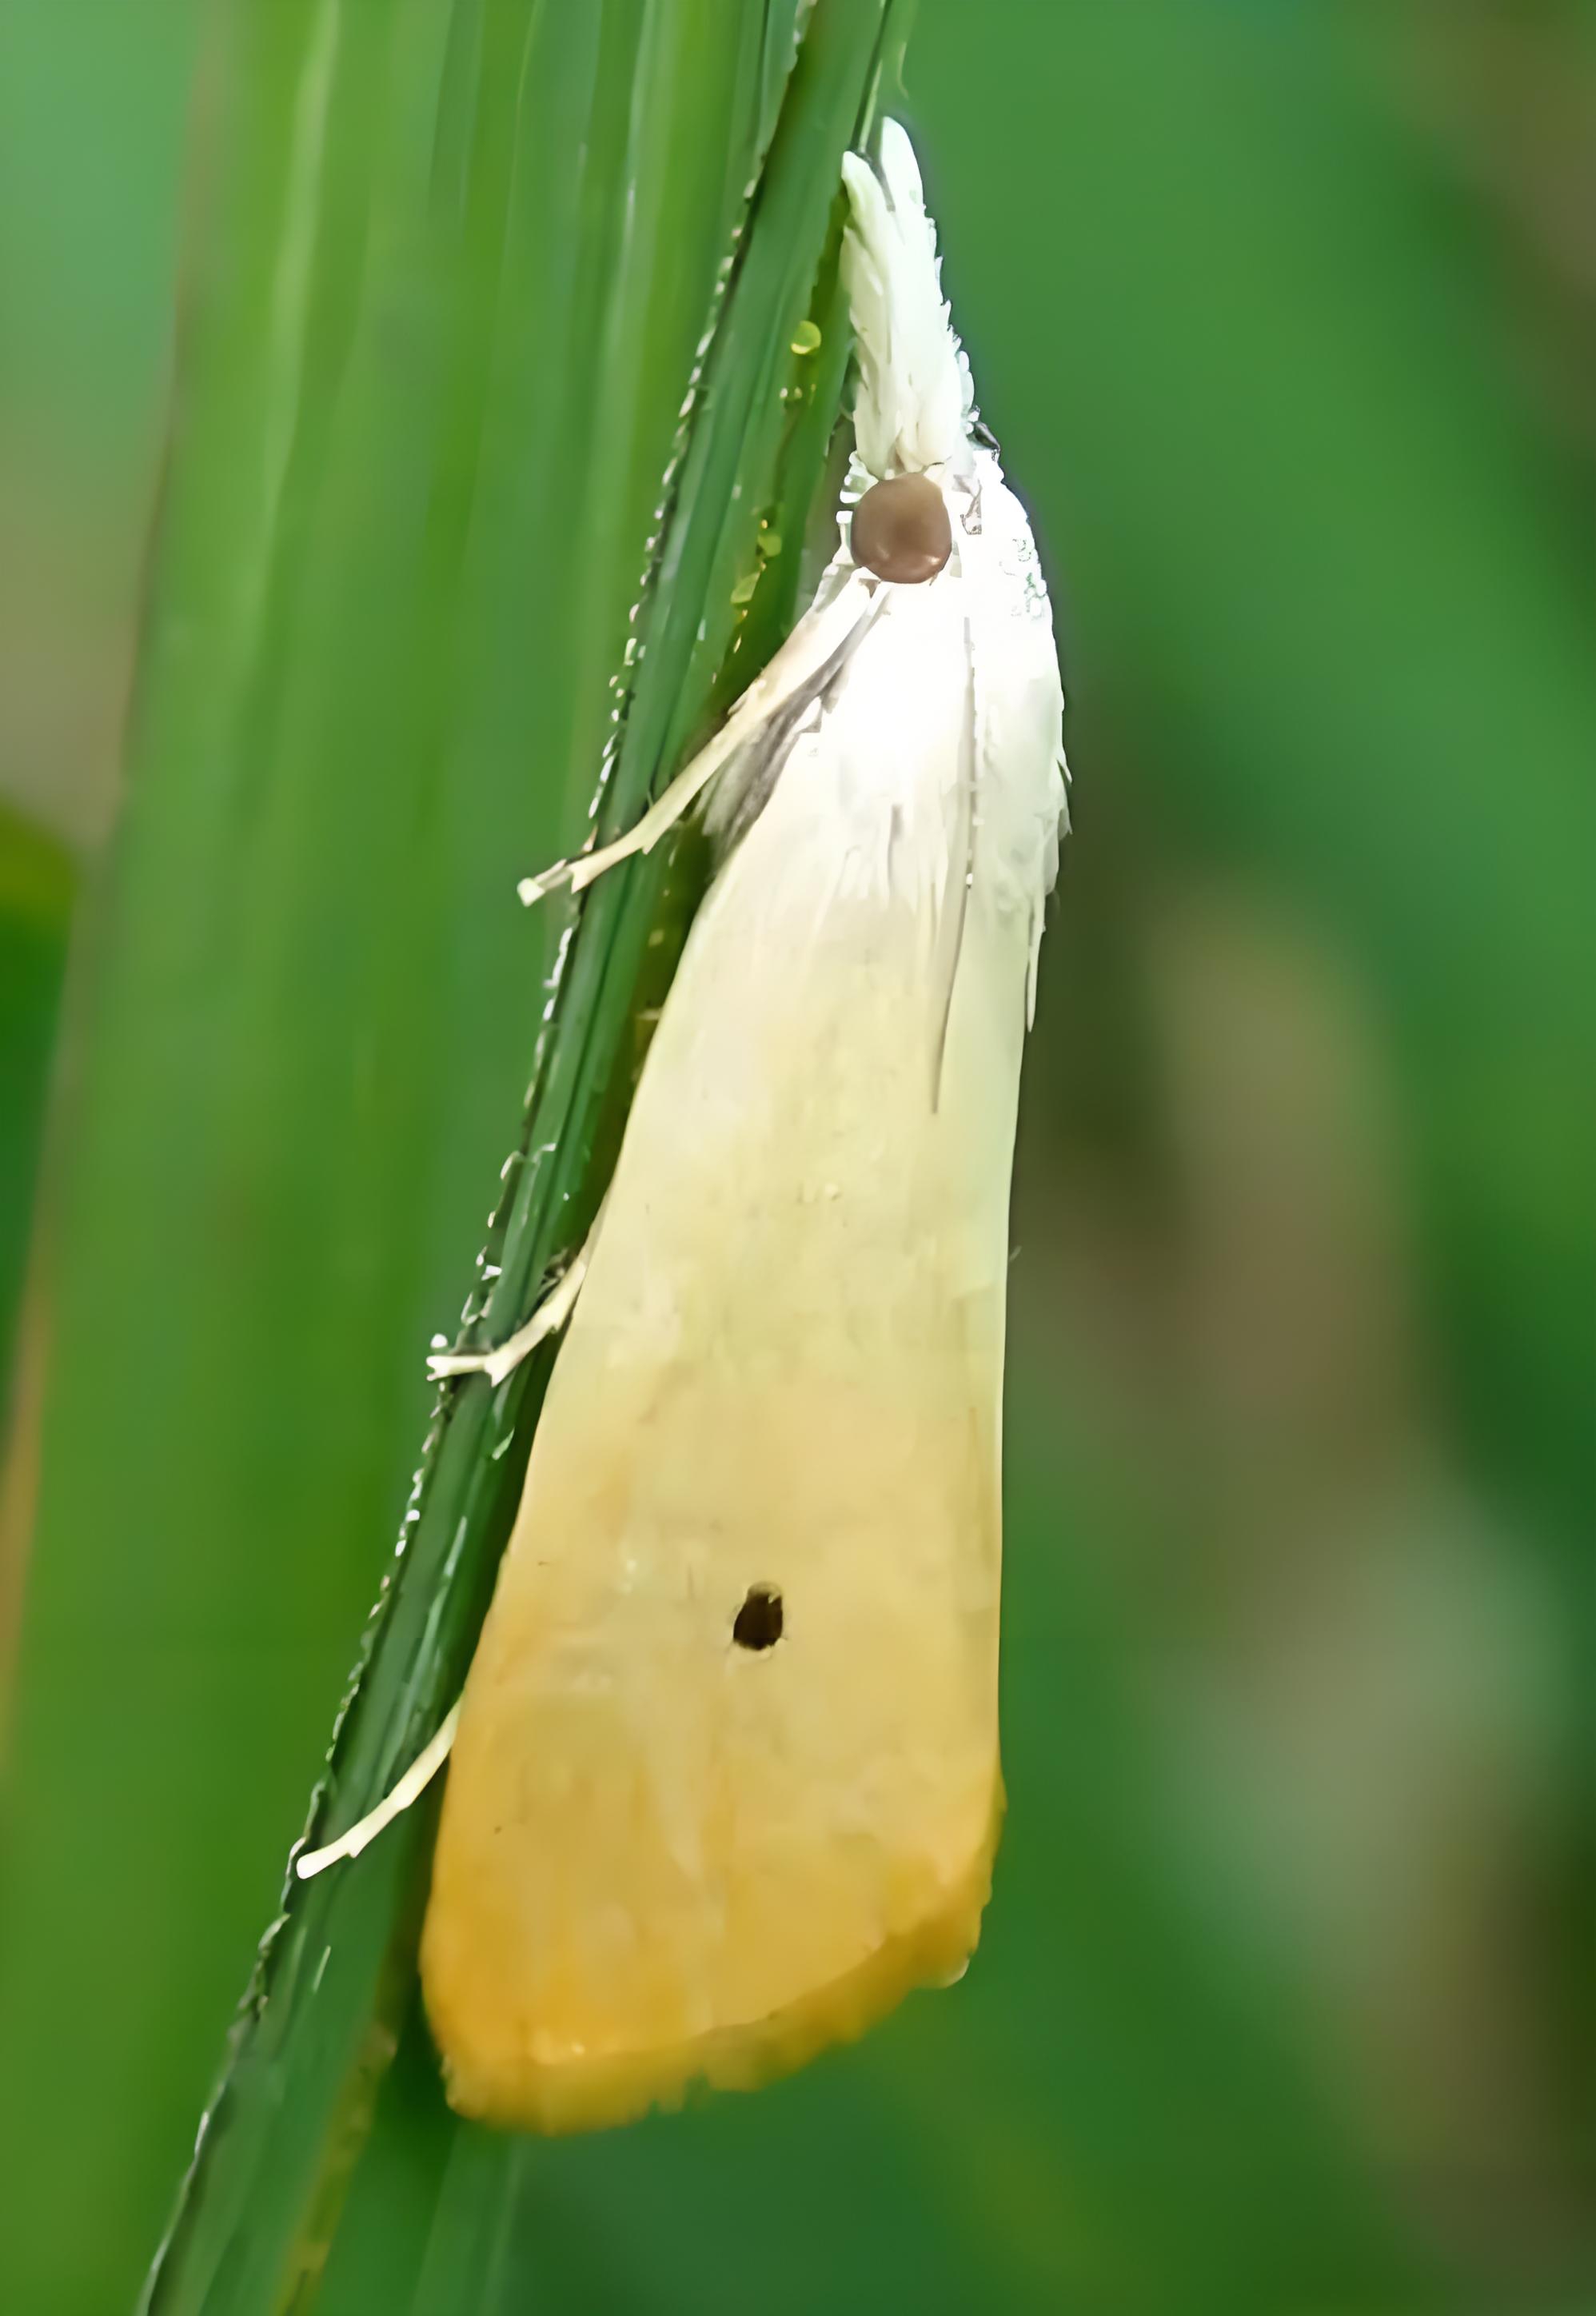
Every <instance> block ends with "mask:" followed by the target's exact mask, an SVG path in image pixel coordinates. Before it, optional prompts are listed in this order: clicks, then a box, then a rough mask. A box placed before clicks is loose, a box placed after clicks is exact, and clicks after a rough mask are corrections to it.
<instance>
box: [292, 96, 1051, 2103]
mask: <svg viewBox="0 0 1596 2316" xmlns="http://www.w3.org/2000/svg"><path fill="white" fill-rule="evenodd" d="M843 174H844V180H845V183H846V188H847V195H848V200H849V204H850V210H851V217H850V222H849V224H848V227H847V230H846V234H845V239H844V247H843V267H844V277H845V282H846V287H847V291H848V297H849V302H850V307H851V315H852V320H853V325H854V329H855V333H856V335H857V341H858V394H857V404H856V408H855V413H854V427H855V444H856V450H855V456H854V460H853V465H852V468H851V475H850V480H849V483H848V485H846V486H845V488H844V491H843V507H842V510H841V512H840V517H839V530H840V544H839V547H838V550H837V553H836V555H835V557H834V559H833V561H832V562H831V564H830V566H829V567H828V568H827V570H826V572H825V576H824V578H823V579H822V581H821V583H820V585H819V588H818V591H817V592H816V597H815V600H814V602H813V604H812V605H811V607H810V608H809V610H807V612H806V613H805V614H804V616H803V618H802V619H800V620H799V622H798V625H797V627H796V628H795V629H794V631H793V633H792V635H791V636H790V637H789V639H788V641H787V642H786V643H785V644H784V645H783V646H782V647H781V649H780V651H779V652H778V653H777V654H776V655H775V657H774V658H773V659H772V661H771V664H770V665H769V666H768V667H767V669H766V670H765V672H764V673H763V674H762V676H761V677H760V678H759V679H758V680H757V681H755V682H754V683H753V685H752V686H751V687H750V689H749V690H748V691H747V692H746V693H745V695H744V697H743V698H742V699H741V700H740V701H739V702H738V703H737V705H736V708H734V709H733V710H732V712H731V714H730V715H729V716H728V717H727V720H726V723H725V725H724V726H723V727H722V729H721V731H720V732H719V734H718V735H717V736H716V738H715V739H714V740H712V741H711V742H710V744H709V746H708V747H707V748H706V749H705V750H704V751H703V752H702V753H701V754H700V756H699V757H698V758H697V759H696V760H695V761H694V762H692V763H691V764H690V765H689V766H688V768H687V770H686V771H685V772H683V773H682V775H681V776H680V777H679V778H678V779H677V780H676V781H675V782H674V783H673V786H672V787H671V788H669V789H668V790H667V791H666V792H665V794H664V796H663V797H661V798H660V800H659V801H658V803H656V804H655V806H653V807H652V808H651V809H650V811H649V812H647V813H646V815H644V817H643V819H642V820H641V821H640V822H639V823H638V826H637V827H636V828H635V829H634V830H632V831H631V832H630V833H629V835H627V836H625V837H623V838H621V839H620V841H619V842H616V843H614V844H612V845H611V846H609V847H607V848H604V849H602V850H600V851H592V852H589V853H587V854H585V855H584V856H582V857H581V858H579V859H577V860H575V861H569V862H562V863H560V864H558V865H557V867H556V868H554V869H550V870H548V871H546V872H545V873H544V875H543V876H542V877H538V878H535V879H531V880H530V881H529V883H528V884H527V885H526V886H523V888H522V890H523V896H524V897H527V898H529V899H535V898H537V897H539V895H541V894H543V893H546V892H548V891H552V890H553V889H555V888H556V887H557V886H560V885H562V884H564V885H569V886H574V887H578V888H579V887H581V886H584V885H586V884H589V883H591V882H592V881H593V878H594V877H597V876H599V875H601V874H602V872H603V871H604V869H607V868H608V867H610V866H611V864H612V863H613V862H614V861H615V860H620V859H622V858H624V857H626V855H627V854H629V853H630V852H634V851H641V850H646V849H647V847H648V846H650V845H651V844H652V843H654V842H655V841H656V840H657V838H658V837H659V835H660V834H661V833H663V832H664V828H665V827H667V826H668V825H669V824H671V823H672V822H673V820H675V819H676V818H677V817H678V816H679V815H681V814H682V812H684V811H685V810H687V809H688V808H689V807H690V806H692V805H693V803H694V802H695V800H696V799H698V798H699V797H700V796H701V795H702V794H703V793H704V791H705V790H706V789H708V790H709V797H708V802H707V824H708V826H709V831H710V833H711V835H712V836H713V837H714V838H715V839H716V840H717V842H718V845H719V846H720V848H721V858H720V862H719V866H718V869H717V871H716V873H715V875H714V877H713V880H712V882H711V884H710V886H709V891H708V894H707V895H706V897H705V900H704V903H703V905H702V907H701V908H700V912H699V913H698V916H697V918H696V920H695V922H694V923H693V926H692V929H691V933H690V936H689V938H688V940H687V943H686V947H685V949H684V951H683V954H682V961H681V965H680V966H679V968H678V971H677V974H676V976H675V979H674V981H673V984H672V987H671V990H670V993H669V996H668V999H667V1001H666V1003H665V1005H664V1011H663V1013H662V1016H661V1019H660V1020H659V1024H658V1028H657V1030H656V1032H655V1038H654V1041H653V1044H652V1046H651V1047H650V1049H649V1052H648V1056H647V1059H646V1064H645V1066H644V1069H643V1073H642V1076H641V1080H640V1082H639V1084H638V1091H637V1096H636V1100H635V1102H634V1105H633V1108H632V1110H631V1114H630V1118H629V1122H628V1127H627V1130H626V1135H625V1139H624V1144H623V1146H622V1149H621V1152H620V1160H619V1162H618V1165H617V1168H616V1171H615V1175H614V1179H613V1181H612V1183H611V1188H610V1191H609V1194H608V1197H607V1198H606V1201H605V1204H604V1206H603V1208H602V1212H601V1214H600V1217H599V1220H598V1222H597V1224H596V1225H595V1226H594V1230H593V1235H592V1237H591V1239H590V1241H589V1243H588V1245H587V1247H586V1248H585V1249H584V1251H583V1253H582V1255H581V1256H580V1257H579V1259H578V1260H576V1261H575V1262H574V1263H573V1264H572V1265H571V1267H570V1269H568V1270H567V1271H566V1275H565V1277H564V1278H563V1279H562V1280H561V1281H560V1283H559V1285H558V1287H557V1288H556V1289H555V1290H554V1292H553V1294H552V1295H551V1296H550V1297H549V1298H548V1301H547V1302H546V1303H545V1305H544V1306H543V1308H542V1309H541V1310H540V1311H539V1312H538V1313H537V1314H534V1317H533V1319H532V1321H531V1323H530V1324H529V1326H528V1327H527V1328H525V1329H523V1330H522V1334H521V1335H520V1336H519V1337H517V1338H516V1339H514V1340H513V1341H512V1342H511V1343H510V1344H508V1345H506V1346H505V1347H504V1349H503V1350H501V1351H499V1352H496V1353H494V1354H490V1355H486V1356H483V1357H478V1356H477V1355H473V1354H459V1355H455V1356H450V1357H449V1358H442V1359H440V1360H437V1361H435V1362H434V1369H435V1371H436V1372H440V1373H450V1372H457V1371H459V1370H460V1369H462V1368H468V1367H472V1366H485V1367H488V1368H489V1369H490V1370H491V1371H492V1372H493V1373H494V1374H495V1375H503V1374H504V1372H506V1371H507V1369H508V1367H509V1366H510V1365H512V1364H513V1360H514V1359H515V1358H517V1357H519V1356H521V1355H522V1354H524V1352H525V1350H528V1349H529V1348H530V1347H531V1342H532V1341H535V1340H539V1339H540V1338H541V1337H543V1336H546V1335H547V1334H548V1333H549V1332H552V1331H553V1329H554V1328H556V1327H557V1326H562V1325H564V1326H566V1327H567V1332H566V1336H565V1341H564V1342H563V1345H562V1347H561V1350H560V1352H559V1356H558V1358H557V1363H556V1366H555V1368H554V1372H553V1376H552V1378H551V1381H550V1384H549V1387H548V1396H547V1399H546V1401H545V1403H544V1408H543V1413H542V1417H541V1421H540V1422H539V1427H538V1430H537V1434H536V1437H535V1439H534V1442H533V1447H532V1452H531V1462H530V1465H529V1468H528V1472H527V1476H526V1484H525V1492H524V1494H523V1496H522V1503H521V1508H520V1512H519V1515H518V1517H517V1519H516V1522H515V1526H514V1530H513V1535H512V1537H511V1539H510V1543H509V1545H508V1548H507V1550H506V1553H505V1555H504V1563H503V1566H502V1569H501V1572H500V1575H499V1579H498V1584H497V1590H496V1591H495V1597H494V1600H493V1604H492V1608H491V1609H490V1611H489V1614H488V1617H487V1620H486V1626H485V1628H484V1630H483V1634H482V1637H481V1641H480V1643H479V1645H478V1648H477V1654H476V1657H475V1659H474V1661H473V1663H472V1665H471V1669H470V1673H469V1677H468V1682H467V1685H466V1689H465V1694H464V1697H463V1699H462V1701H461V1705H460V1706H459V1708H457V1713H456V1715H451V1716H450V1721H449V1723H448V1724H446V1725H445V1727H444V1728H443V1729H442V1730H441V1732H440V1733H439V1737H438V1739H437V1741H435V1742H434V1744H433V1746H432V1747H431V1748H429V1750H428V1753H427V1755H425V1756H424V1758H423V1759H422V1760H421V1761H420V1762H418V1763H417V1764H416V1767H415V1770H413V1771H412V1773H411V1775H410V1777H408V1778H407V1779H406V1781H405V1784H404V1785H403V1786H401V1788H400V1789H399V1790H398V1791H397V1793H396V1794H395V1795H391V1796H390V1797H389V1800H388V1803H386V1804H384V1805H383V1809H382V1810H381V1811H379V1813H376V1815H375V1816H374V1818H372V1819H371V1820H368V1821H366V1822H365V1823H364V1825H363V1826H361V1827H359V1828H356V1829H355V1831H354V1832H353V1834H352V1835H350V1836H346V1837H345V1838H344V1839H343V1841H341V1842H338V1843H335V1844H334V1845H332V1847H331V1848H329V1849H328V1850H326V1851H323V1852H320V1853H317V1855H316V1856H315V1857H306V1858H302V1859H301V1860H300V1861H299V1864H300V1870H301V1871H314V1870H316V1869H317V1867H318V1866H321V1865H322V1864H325V1863H326V1862H328V1860H329V1859H330V1858H331V1857H334V1856H339V1855H347V1854H350V1853H351V1852H352V1850H353V1849H355V1848H359V1847H360V1846H361V1843H362V1841H363V1840H364V1839H369V1838H370V1834H371V1833H372V1832H374V1831H376V1830H377V1829H378V1827H379V1824H380V1823H383V1822H387V1820H388V1817H389V1816H391V1814H392V1813H393V1812H394V1810H395V1809H396V1808H397V1807H400V1806H403V1805H404V1804H405V1803H406V1801H408V1800H409V1799H411V1798H413V1797H414V1795H415V1792H417V1791H419V1789H420V1786H421V1785H422V1784H424V1782H425V1779H426V1777H428V1776H429V1775H430V1774H431V1773H432V1770H433V1769H435V1768H436V1767H437V1766H438V1765H439V1763H440V1762H441V1759H442V1758H443V1756H444V1754H445V1753H446V1752H447V1751H448V1750H450V1745H451V1744H452V1752H453V1758H452V1762H451V1766H450V1776H449V1781H448V1786H447V1788H446V1791H445V1795H444V1800H443V1807H442V1814H441V1825H440V1831H439V1836H438V1842H437V1849H436V1855H435V1859H434V1864H433V1868H432V1891H431V1897H430V1901H429V1904H428V1908H427V1913H426V1920H425V1925H424V1933H423V1939H422V1955H421V1966H422V1978H423V1987H424V1996H425V2001H426V2007H427V2010H428V2014H429V2016H430V2018H431V2021H432V2030H433V2033H434V2035H435V2037H436V2040H437V2043H438V2045H439V2049H440V2052H441V2056H442V2061H443V2066H444V2071H445V2075H446V2078H447V2082H448V2089H449V2095H450V2099H451V2101H452V2103H453V2104H454V2106H455V2107H457V2108H459V2110H460V2111H461V2112H462V2113H464V2114H466V2115H468V2116H477V2117H481V2118H484V2119H486V2120H487V2121H490V2122H493V2123H496V2124H505V2125H510V2126H513V2127H517V2128H522V2129H531V2130H538V2131H571V2130H581V2129H585V2128H591V2127H594V2126H598V2125H602V2124H613V2123H619V2122H621V2121H624V2120H626V2119H628V2118H629V2117H631V2116H637V2115H638V2114H640V2113H641V2112H642V2111H643V2110H644V2109H645V2108H646V2107H649V2106H651V2105H655V2104H657V2105H661V2106H667V2107H668V2106H672V2105H675V2104H678V2103H679V2102H680V2100H681V2098H682V2096H683V2094H684V2092H685V2091H686V2089H688V2087H689V2086H690V2085H691V2084H692V2083H693V2082H694V2081H695V2080H700V2079H701V2080H705V2081H707V2082H708V2083H709V2084H711V2085H716V2086H719V2087H722V2088H732V2087H746V2086H750V2085H753V2084H754V2083H756V2082H759V2081H761V2080H764V2079H766V2078H768V2077H770V2076H771V2075H774V2074H777V2073H780V2072H783V2071H787V2070H789V2069H790V2068H793V2067H796V2066H798V2065H800V2064H801V2063H803V2062H805V2061H806V2060H807V2059H808V2058H809V2057H810V2056H811V2055H812V2054H814V2053H816V2052H818V2051H819V2050H821V2049H822V2048H823V2047H824V2046H825V2045H826V2044H830V2043H833V2042H834V2041H837V2040H839V2039H845V2038H848V2037H851V2036H854V2035H859V2034H860V2033H861V2032H862V2031H863V2030H864V2028H865V2027H868V2026H869V2024H870V2022H871V2021H872V2020H874V2019H875V2018H878V2017H879V2016H880V2015H881V2014H882V2013H884V2012H885V2011H887V2010H888V2009H890V2008H892V2006H893V2005H895V2004H896V2002H897V2001H898V2000H899V1999H900V1998H901V1997H902V1996H903V1995H904V1994H905V1992H906V1991H909V1990H910V1989H911V1988H913V1987H916V1986H920V1985H925V1984H938V1983H944V1982H950V1981H951V1980H952V1979H953V1978H955V1977H957V1976H958V1974H959V1973H960V1972H961V1971H962V1968H963V1966H964V1964H965V1963H966V1961H967V1957H968V1955H969V1954H970V1952H971V1950H972V1949H973V1947H974V1946H975V1944H976V1937H977V1935H978V1932H979V1929H980V1921H981V1915H982V1911H983V1909H984V1907H985V1902H986V1899H987V1895H988V1891H989V1886H990V1882H991V1875H992V1864H993V1856H994V1848H995V1846H996V1841H997V1835H998V1827H999V1821H1000V1818H1001V1815H1002V1811H1003V1786H1002V1781H1001V1776H1000V1771H999V1764H998V1611H999V1590H1000V1581H999V1580H1000V1561H1001V1528H1000V1501H999V1498H1000V1425H1001V1398H1002V1383H1003V1318H1004V1289H1005V1282H1006V1277H1007V1270H1008V1264H1009V1243H1008V1217H1009V1177H1010V1171H1011V1164H1012V1153H1013V1143H1014V1128H1015V1108H1016V1101H1017V1096H1018V1088H1019V1080H1020V1065H1021V1047H1022V1045H1023V1042H1024V1037H1025V1032H1026V1029H1027V1028H1028V1027H1029V1024H1030V1015H1031V1011H1032V1007H1033V1003H1034V993H1035V976H1036V963H1037V953H1038V946H1039V940H1040V938H1041V931H1042V922H1043V905H1044V902H1045V900H1046V898H1047V895H1048V891H1049V889H1050V888H1051V886H1052V884H1053V881H1054V877H1055V875H1056V872H1057V860H1058V841H1059V835H1060V832H1061V827H1062V825H1063V824H1064V819H1065V788H1064V757H1063V747H1062V719H1063V695H1062V691H1061V688H1060V682H1059V673H1058V658H1057V646H1056V644H1055V640H1054V634H1053V625H1052V617H1051V612H1050V610H1049V606H1048V595H1047V592H1046V589H1045V587H1044V585H1043V583H1042V578H1041V575H1040V571H1039V565H1038V559H1037V553H1036V548H1035V546H1034V543H1033V541H1032V539H1031V534H1030V527H1029V525H1028V523H1027V521H1026V518H1025V514H1024V512H1023V511H1022V509H1021V505H1020V503H1019V501H1018V500H1017V499H1016V498H1015V497H1014V495H1013V494H1012V492H1011V491H1010V490H1009V489H1008V487H1007V485H1005V483H1004V482H1003V476H1002V472H1001V469H1000V467H999V463H998V458H997V454H996V450H995V449H994V447H993V445H992V441H991V437H990V436H989V435H988V434H986V432H985V429H984V428H982V426H981V425H980V423H979V422H978V420H977V418H976V412H975V406H974V401H973V396H972V389H971V383H970V374H969V370H968V366H967V361H966V360H965V357H964V354H963V352H962V351H961V349H960V347H959V344H958V340H957V338H956V337H955V335H954V334H953V330H952V326H951V322H950V314H949V309H948V307H947V306H946V305H945V303H944V302H943V299H942V295H941V276H940V266H939V261H938V256H937V249H936V239H935V234H934V229H933V227H932V225H931V222H930V220H929V219H928V218H927V216H926V211H925V205H924V199H923V191H922V186H921V180H920V174H919V171H918V168H917V166H916V164H915V160H914V152H913V150H912V148H911V146H910V143H909V140H908V138H907V136H906V135H905V132H904V130H903V129H901V128H900V127H898V126H897V124H896V123H895V122H891V121H888V122H887V123H886V124H885V125H884V127H883V129H882V132H881V138H880V149H879V161H878V166H877V167H874V168H872V167H871V166H870V165H869V164H868V163H867V162H866V161H865V160H864V159H863V158H861V157H860V156H858V155H850V156H847V158H846V160H845V162H844V165H843Z"/></svg>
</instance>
